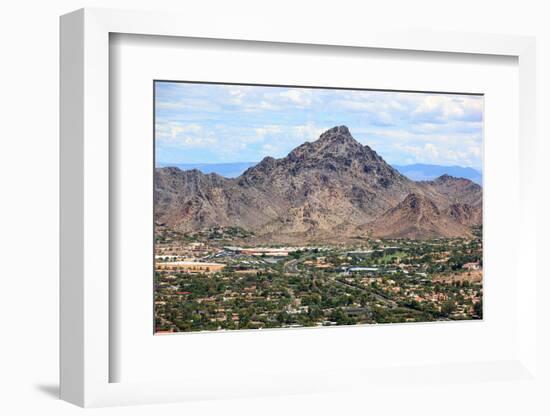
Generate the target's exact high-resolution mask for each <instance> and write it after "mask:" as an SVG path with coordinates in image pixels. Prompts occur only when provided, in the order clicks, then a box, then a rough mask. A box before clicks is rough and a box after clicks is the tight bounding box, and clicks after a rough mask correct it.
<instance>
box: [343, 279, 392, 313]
mask: <svg viewBox="0 0 550 416" xmlns="http://www.w3.org/2000/svg"><path fill="white" fill-rule="evenodd" d="M334 281H335V282H338V283H340V284H342V285H344V286H348V287H352V288H354V289H359V290H361V291H363V292H365V293H368V294H369V295H372V296H374V297H375V298H376V299H378V300H379V301H380V302H382V303H385V304H386V305H388V306H389V307H390V308H392V309H393V308H396V307H397V303H396V302H395V301H394V300H392V299H390V298H388V297H386V296H382V295H379V294H378V293H376V292H374V291H372V290H368V289H366V288H364V287H362V286H359V285H354V284H351V283H348V282H346V281H344V280H340V279H334Z"/></svg>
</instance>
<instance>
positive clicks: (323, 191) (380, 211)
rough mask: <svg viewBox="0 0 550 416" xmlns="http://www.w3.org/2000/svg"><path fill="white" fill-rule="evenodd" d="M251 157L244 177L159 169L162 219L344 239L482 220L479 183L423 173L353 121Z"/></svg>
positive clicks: (265, 234) (446, 229)
mask: <svg viewBox="0 0 550 416" xmlns="http://www.w3.org/2000/svg"><path fill="white" fill-rule="evenodd" d="M231 165H233V164H231ZM251 165H252V166H250V167H248V168H247V169H246V170H245V171H244V172H243V173H242V174H240V175H238V176H236V177H227V176H225V177H224V176H222V175H220V174H219V173H218V172H214V173H204V172H203V171H201V170H202V169H206V167H205V165H203V168H202V169H201V170H199V168H198V167H195V168H192V169H189V168H190V165H183V167H182V166H180V167H162V168H157V169H156V175H155V221H156V224H157V227H159V229H160V228H163V227H168V228H171V229H175V230H178V231H182V232H189V231H198V230H201V229H205V228H210V227H216V226H234V227H241V228H244V229H246V230H249V231H252V232H253V233H254V235H255V237H254V243H300V242H331V243H338V242H347V241H350V240H355V239H362V238H365V237H367V236H369V237H371V236H372V237H387V238H414V239H426V238H434V237H468V236H471V226H472V225H479V224H480V223H481V210H482V188H481V186H480V185H478V184H476V183H475V182H473V181H472V180H470V179H466V178H457V177H454V176H451V175H449V174H443V175H441V176H439V177H437V178H435V179H433V180H422V181H414V180H412V179H410V178H408V177H407V176H405V175H404V174H402V173H400V172H399V171H398V170H397V169H395V168H394V167H392V166H390V165H389V164H387V163H386V162H385V161H384V159H382V157H380V156H379V155H378V154H377V153H376V152H375V151H374V150H373V149H371V148H370V147H369V146H363V145H362V144H361V143H359V142H358V141H356V140H355V139H354V138H353V137H352V135H351V133H350V132H349V130H348V128H347V127H346V126H339V127H334V128H332V129H330V130H327V131H326V132H325V133H323V134H322V135H321V136H320V137H319V138H318V139H317V140H315V141H313V142H305V143H303V144H302V145H300V146H298V147H297V148H295V149H294V150H292V151H291V152H290V153H289V154H288V155H287V156H286V157H284V158H281V159H274V158H272V157H266V158H264V159H263V160H262V161H261V162H259V163H257V164H251ZM218 166H219V165H218ZM210 167H213V166H212V165H210ZM182 168H183V169H185V170H182ZM227 171H229V169H228V170H227ZM233 172H236V170H234V171H233Z"/></svg>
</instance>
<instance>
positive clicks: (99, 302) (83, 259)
mask: <svg viewBox="0 0 550 416" xmlns="http://www.w3.org/2000/svg"><path fill="white" fill-rule="evenodd" d="M213 20H214V21H213V22H211V23H212V24H211V25H207V26H205V25H204V24H203V23H201V22H198V21H194V20H193V19H192V18H190V17H189V16H178V15H174V14H169V13H151V12H134V11H131V12H130V11H119V10H107V9H82V10H78V11H76V12H73V13H71V14H68V15H65V16H63V17H62V18H61V231H60V234H61V282H60V284H61V311H60V312H61V314H60V315H61V339H60V349H61V356H60V358H61V370H60V372H61V389H60V393H61V398H62V399H64V400H67V401H69V402H71V403H74V404H77V405H80V406H84V407H88V406H108V405H120V404H138V403H158V402H167V401H182V400H192V399H198V398H211V397H224V396H223V394H221V388H222V387H223V384H221V383H211V385H210V390H209V391H207V389H208V388H209V387H208V385H209V384H208V383H206V382H205V380H202V381H201V380H196V379H192V380H184V381H161V382H159V381H154V382H153V381H151V382H140V383H125V382H119V383H113V382H110V372H109V368H110V365H111V363H112V362H113V361H114V360H116V359H117V357H116V356H114V354H113V353H112V351H111V350H110V348H109V345H110V343H109V337H110V333H109V322H110V321H109V319H110V314H109V308H110V307H113V305H110V302H112V299H111V298H110V297H109V290H110V286H109V275H110V267H111V263H110V260H109V238H110V237H109V236H110V231H109V227H110V221H112V219H111V218H110V195H109V189H110V173H109V172H110V169H112V168H113V166H110V163H112V161H110V158H109V135H110V132H109V93H110V89H109V88H110V87H109V36H110V34H112V33H124V34H136V35H155V36H171V37H191V38H209V39H229V40H246V41H263V42H280V43H282V44H306V45H333V46H335V47H356V48H383V49H397V50H409V51H431V52H437V53H458V54H484V55H504V56H510V57H515V58H517V59H518V62H519V103H520V104H519V115H518V116H519V137H520V149H519V152H520V153H519V163H520V178H519V185H520V200H519V201H518V203H519V204H520V217H519V221H520V227H519V229H520V235H519V236H518V240H519V242H520V244H518V246H517V248H515V249H516V250H517V256H518V259H519V260H518V261H519V262H521V263H522V264H524V265H525V268H524V269H523V272H524V276H525V278H522V279H521V282H520V285H519V287H518V298H517V301H518V316H517V319H518V322H520V326H519V332H520V334H519V341H520V342H519V345H518V348H517V352H518V353H517V356H514V357H510V360H506V361H499V362H490V361H489V362H482V363H472V364H468V365H465V364H462V365H460V366H459V367H457V365H456V364H455V363H441V365H440V366H436V367H434V366H424V367H425V368H423V366H422V365H421V363H419V369H416V370H415V371H417V376H418V377H420V378H421V379H424V380H429V379H430V377H433V376H434V373H438V372H440V371H445V369H447V370H449V372H450V374H453V375H454V376H456V377H460V374H462V375H464V374H465V373H476V372H480V373H483V372H484V371H486V372H489V373H491V374H493V375H494V377H497V378H498V374H503V377H504V378H507V377H508V378H511V379H513V380H515V379H517V380H518V382H519V381H521V380H525V379H535V380H536V377H537V373H536V368H537V365H536V347H537V338H536V331H537V327H536V325H537V321H536V301H535V294H536V291H535V288H536V279H537V278H538V275H537V270H536V267H535V263H536V262H535V261H534V260H533V256H534V254H533V250H530V249H529V247H528V246H527V245H526V244H525V243H526V242H529V241H536V234H535V233H536V218H535V216H534V215H532V213H533V212H535V211H536V209H535V206H536V189H535V187H534V184H533V181H532V180H531V178H532V177H533V175H534V172H535V158H536V151H535V141H536V132H535V126H536V120H535V116H536V111H535V91H536V84H535V81H536V78H535V41H534V39H533V38H530V37H519V36H508V35H487V34H467V33H437V34H436V33H430V32H410V31H407V32H396V31H380V30H374V29H371V30H369V29H367V30H365V29H363V28H348V29H347V30H342V31H335V32H327V31H325V30H323V29H324V28H322V27H315V26H312V27H310V28H308V31H307V32H304V31H301V30H300V29H298V28H285V30H282V29H281V27H280V25H279V24H276V23H275V22H274V23H269V22H258V21H248V20H246V19H243V21H242V22H239V24H238V25H235V24H234V23H235V22H231V21H226V20H225V19H223V18H221V17H220V18H215V17H213ZM237 28H238V30H237ZM522 243H523V244H522ZM391 371H395V370H391ZM391 371H390V370H388V369H384V368H382V369H378V370H372V369H371V370H370V371H369V372H363V371H360V369H358V370H357V371H351V372H350V370H349V369H345V368H342V369H341V370H338V371H337V373H338V374H336V373H333V374H332V378H333V379H334V381H332V382H325V383H321V382H316V379H315V377H317V375H309V376H308V374H304V375H300V377H297V378H293V379H292V380H288V377H287V376H286V375H285V374H282V375H277V376H274V377H272V379H271V380H270V382H269V383H257V384H255V383H251V384H250V385H243V386H242V389H243V392H242V394H243V395H246V396H254V395H262V394H272V392H276V394H281V393H285V392H286V393H300V392H304V393H305V392H320V391H325V390H334V389H336V390H338V389H342V388H344V389H346V388H348V387H349V386H350V385H351V384H355V385H364V386H365V385H372V384H373V383H374V381H375V380H379V379H380V377H382V378H383V375H382V373H387V374H393V376H394V377H395V374H396V373H395V372H394V373H392V372H391ZM457 374H458V375H457ZM342 379H350V380H352V381H351V382H348V383H341V382H340V381H338V380H342ZM281 386H284V388H281ZM304 386H307V387H304ZM244 389H248V390H247V391H244ZM270 392H271V393H270ZM238 395H239V392H238V390H234V391H231V392H229V393H228V395H227V397H235V396H238Z"/></svg>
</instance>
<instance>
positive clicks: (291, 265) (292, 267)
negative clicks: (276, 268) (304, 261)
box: [283, 259, 300, 273]
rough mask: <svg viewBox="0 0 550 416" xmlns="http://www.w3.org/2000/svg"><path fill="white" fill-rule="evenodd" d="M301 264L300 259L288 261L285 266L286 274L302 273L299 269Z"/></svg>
mask: <svg viewBox="0 0 550 416" xmlns="http://www.w3.org/2000/svg"><path fill="white" fill-rule="evenodd" d="M299 262H300V259H294V260H289V261H287V262H286V263H285V264H284V266H283V271H284V272H285V273H300V270H299V269H298V263H299Z"/></svg>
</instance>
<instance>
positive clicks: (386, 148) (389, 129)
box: [155, 82, 483, 170]
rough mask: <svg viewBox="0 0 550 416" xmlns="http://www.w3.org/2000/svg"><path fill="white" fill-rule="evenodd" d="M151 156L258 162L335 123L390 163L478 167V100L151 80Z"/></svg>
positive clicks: (169, 160) (188, 160) (480, 133)
mask: <svg viewBox="0 0 550 416" xmlns="http://www.w3.org/2000/svg"><path fill="white" fill-rule="evenodd" d="M155 88H156V91H155V94H156V100H155V111H156V125H155V135H156V143H155V146H156V160H157V162H162V163H229V162H257V161H260V160H261V159H262V158H263V157H265V156H273V157H276V158H279V157H284V156H286V155H287V154H288V153H289V152H290V151H291V150H292V149H293V148H295V147H296V146H298V145H300V144H302V143H303V142H305V141H314V140H316V139H317V138H318V137H319V135H320V134H321V133H322V132H323V131H325V130H327V129H329V128H331V127H333V126H337V125H346V126H348V127H349V129H350V131H351V134H352V135H353V137H354V138H355V139H356V140H358V141H359V142H361V143H362V144H367V145H369V146H370V147H371V148H373V149H374V150H375V151H376V152H377V153H378V154H380V155H381V156H382V157H383V158H384V159H385V160H386V161H387V162H389V163H391V164H411V163H431V164H439V165H459V166H465V167H473V168H475V169H478V170H481V167H482V138H483V97H481V96H471V95H458V94H452V95H451V94H449V95H447V94H445V95H443V94H424V93H403V92H383V91H356V90H331V89H312V88H286V87H263V86H241V85H213V84H190V83H176V82H156V83H155Z"/></svg>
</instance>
